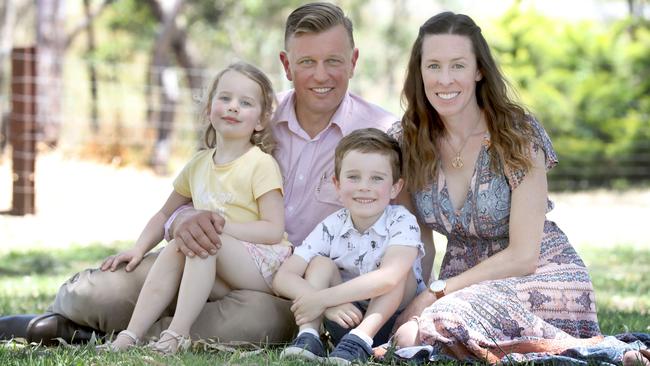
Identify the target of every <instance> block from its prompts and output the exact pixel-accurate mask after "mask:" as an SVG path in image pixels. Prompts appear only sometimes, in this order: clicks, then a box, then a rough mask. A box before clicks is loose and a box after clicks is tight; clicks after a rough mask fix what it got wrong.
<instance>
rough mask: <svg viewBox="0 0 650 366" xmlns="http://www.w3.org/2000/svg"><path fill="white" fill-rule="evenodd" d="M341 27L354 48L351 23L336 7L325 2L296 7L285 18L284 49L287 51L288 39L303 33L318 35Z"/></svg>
mask: <svg viewBox="0 0 650 366" xmlns="http://www.w3.org/2000/svg"><path fill="white" fill-rule="evenodd" d="M339 24H341V25H343V26H344V27H345V30H346V31H347V32H348V38H349V39H350V45H351V47H352V48H354V36H353V35H352V21H351V20H350V19H349V18H348V17H346V16H345V14H344V13H343V10H342V9H341V8H339V7H338V6H336V5H334V4H330V3H326V2H316V3H309V4H305V5H302V6H300V7H298V8H297V9H296V10H294V11H293V12H292V13H291V14H289V17H288V18H287V24H286V26H285V29H284V48H285V50H286V49H288V45H289V39H290V38H291V37H293V36H294V35H299V34H303V33H320V32H324V31H326V30H329V29H331V28H333V27H335V26H337V25H339Z"/></svg>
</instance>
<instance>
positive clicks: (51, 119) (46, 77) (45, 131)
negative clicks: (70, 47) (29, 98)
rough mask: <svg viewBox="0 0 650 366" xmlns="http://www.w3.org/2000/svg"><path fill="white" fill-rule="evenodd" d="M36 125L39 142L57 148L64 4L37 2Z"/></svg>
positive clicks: (51, 0)
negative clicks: (37, 76) (37, 77)
mask: <svg viewBox="0 0 650 366" xmlns="http://www.w3.org/2000/svg"><path fill="white" fill-rule="evenodd" d="M36 6H37V10H36V14H37V15H36V17H37V23H36V43H37V59H38V61H37V62H38V64H37V66H36V68H37V72H36V74H37V75H39V80H38V81H37V84H38V85H37V88H36V89H37V106H36V121H37V124H38V130H39V135H40V139H39V140H41V141H43V142H45V143H46V144H47V145H49V146H51V147H55V146H56V145H57V144H58V141H59V136H60V133H61V121H62V115H61V112H62V103H61V96H62V95H63V83H62V76H63V52H64V49H65V35H64V34H63V29H64V17H65V1H63V0H36Z"/></svg>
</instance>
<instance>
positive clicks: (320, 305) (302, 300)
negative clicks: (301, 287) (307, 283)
mask: <svg viewBox="0 0 650 366" xmlns="http://www.w3.org/2000/svg"><path fill="white" fill-rule="evenodd" d="M320 294H321V292H320V291H317V292H313V293H311V294H306V295H303V296H301V297H299V298H297V299H295V300H293V305H291V311H293V316H294V318H296V324H297V325H298V326H301V325H303V324H307V323H309V322H311V321H312V320H314V319H316V318H318V317H319V316H321V315H322V314H323V312H324V311H325V308H326V306H325V301H324V300H323V299H322V298H321V296H320Z"/></svg>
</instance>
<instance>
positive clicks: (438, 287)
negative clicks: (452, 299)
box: [429, 280, 447, 292]
mask: <svg viewBox="0 0 650 366" xmlns="http://www.w3.org/2000/svg"><path fill="white" fill-rule="evenodd" d="M445 287H447V283H446V282H445V281H443V280H435V281H433V282H431V286H429V288H430V289H431V291H433V292H441V291H444V290H445Z"/></svg>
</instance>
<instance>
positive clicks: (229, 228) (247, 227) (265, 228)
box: [223, 189, 284, 244]
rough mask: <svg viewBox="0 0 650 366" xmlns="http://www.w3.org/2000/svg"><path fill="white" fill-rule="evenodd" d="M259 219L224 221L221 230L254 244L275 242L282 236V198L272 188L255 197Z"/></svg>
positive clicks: (278, 192) (277, 191)
mask: <svg viewBox="0 0 650 366" xmlns="http://www.w3.org/2000/svg"><path fill="white" fill-rule="evenodd" d="M257 205H258V207H259V210H260V220H257V221H249V222H235V221H226V223H225V224H224V227H223V232H224V233H225V234H228V235H230V236H232V237H234V238H237V239H239V240H242V241H247V242H251V243H256V244H277V243H279V242H280V241H281V240H282V238H283V236H284V199H283V198H282V193H280V190H279V189H273V190H271V191H268V192H266V193H264V194H263V195H261V196H260V197H259V198H258V199H257Z"/></svg>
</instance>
